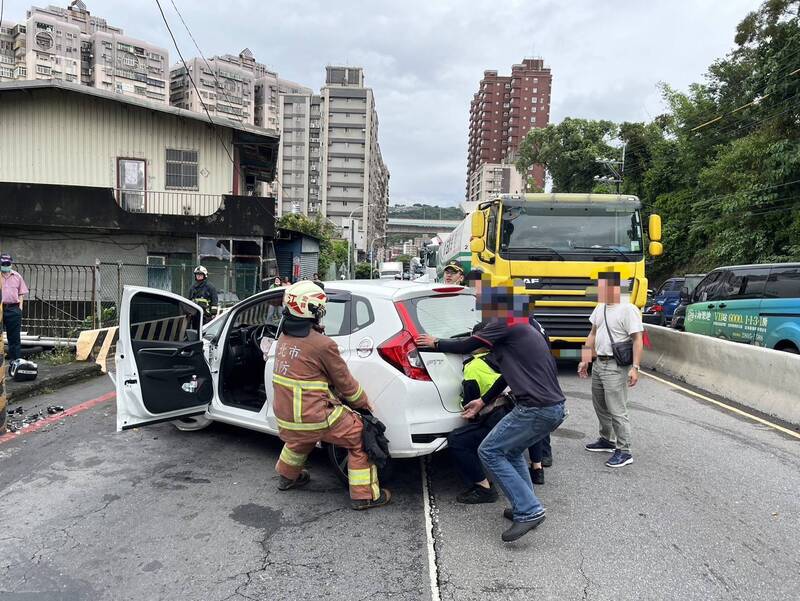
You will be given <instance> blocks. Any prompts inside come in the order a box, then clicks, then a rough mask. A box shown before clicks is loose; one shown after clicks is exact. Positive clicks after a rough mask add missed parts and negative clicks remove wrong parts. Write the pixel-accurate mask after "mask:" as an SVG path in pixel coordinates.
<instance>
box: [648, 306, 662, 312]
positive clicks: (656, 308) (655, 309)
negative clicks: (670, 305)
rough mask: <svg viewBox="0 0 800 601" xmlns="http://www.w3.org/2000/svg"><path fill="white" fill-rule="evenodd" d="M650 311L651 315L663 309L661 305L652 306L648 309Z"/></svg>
mask: <svg viewBox="0 0 800 601" xmlns="http://www.w3.org/2000/svg"><path fill="white" fill-rule="evenodd" d="M650 310H651V311H652V312H653V313H661V312H662V311H663V310H664V307H662V306H661V305H653V306H652V307H650Z"/></svg>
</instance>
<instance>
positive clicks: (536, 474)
mask: <svg viewBox="0 0 800 601" xmlns="http://www.w3.org/2000/svg"><path fill="white" fill-rule="evenodd" d="M531 482H533V483H534V484H544V468H540V469H536V468H531Z"/></svg>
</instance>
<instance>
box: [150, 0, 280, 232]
mask: <svg viewBox="0 0 800 601" xmlns="http://www.w3.org/2000/svg"><path fill="white" fill-rule="evenodd" d="M156 5H157V6H158V11H159V12H160V13H161V18H162V19H163V21H164V25H165V26H166V28H167V31H168V32H169V37H170V38H172V43H173V45H174V46H175V50H176V51H177V52H178V56H179V57H180V59H181V63H182V64H183V68H184V70H185V71H186V75H187V77H188V78H189V81H190V82H191V84H192V87H193V88H194V91H195V93H196V94H197V98H198V99H199V100H200V104H201V105H202V106H203V110H205V113H206V116H208V122H209V123H210V124H211V128H212V129H213V130H214V133H215V134H216V136H217V140H219V143H220V144H221V145H222V148H223V149H224V150H225V154H227V155H228V159H230V161H231V164H232V165H233V169H234V170H235V171H236V174H237V175H238V176H239V179H240V180H241V179H242V172H241V170H240V169H239V166H238V165H237V164H236V160H235V159H234V158H233V155H231V152H230V150H228V147H227V146H226V145H225V141H224V140H223V139H222V136H221V135H220V133H219V129H218V127H217V124H216V123H214V119H213V118H212V117H211V113H210V112H209V111H208V106H206V103H205V101H204V100H203V97H202V96H201V95H200V90H199V89H198V88H197V84H196V83H195V81H194V77H192V73H191V71H189V67H188V65H187V64H186V60H185V59H184V58H183V53H182V52H181V49H180V47H179V46H178V42H177V40H176V39H175V34H173V33H172V28H171V27H170V26H169V21H167V16H166V15H165V14H164V9H163V8H162V7H161V2H160V0H156ZM276 169H277V165H276ZM253 198H255V199H258V200H259V202H261V200H263V199H261V198H259V197H258V196H254V197H253ZM262 206H263V202H262ZM263 208H264V210H265V211H267V213H269V215H270V216H271V217H272V218H273V219H276V220H277V217H275V214H274V213H273V212H272V211H270V210H269V208H268V207H266V206H264V207H263Z"/></svg>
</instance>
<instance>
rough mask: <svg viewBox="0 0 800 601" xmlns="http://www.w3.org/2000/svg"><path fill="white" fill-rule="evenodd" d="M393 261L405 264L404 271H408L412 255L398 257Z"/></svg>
mask: <svg viewBox="0 0 800 601" xmlns="http://www.w3.org/2000/svg"><path fill="white" fill-rule="evenodd" d="M392 260H393V261H400V262H401V263H402V264H403V271H408V268H409V266H410V264H411V255H398V256H396V257H395V258H394V259H392Z"/></svg>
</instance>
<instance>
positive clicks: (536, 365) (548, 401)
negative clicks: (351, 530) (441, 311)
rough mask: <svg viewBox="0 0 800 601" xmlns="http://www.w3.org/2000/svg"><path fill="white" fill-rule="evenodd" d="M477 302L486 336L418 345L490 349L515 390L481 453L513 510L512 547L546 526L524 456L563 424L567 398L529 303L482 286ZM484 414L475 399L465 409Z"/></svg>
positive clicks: (426, 338)
mask: <svg viewBox="0 0 800 601" xmlns="http://www.w3.org/2000/svg"><path fill="white" fill-rule="evenodd" d="M478 302H479V306H480V308H481V312H482V314H483V317H484V319H485V320H486V325H485V327H484V328H483V329H482V330H480V331H479V332H477V333H476V334H473V335H472V336H470V337H469V338H461V339H445V340H438V339H436V338H434V337H433V336H430V335H427V334H425V335H422V336H420V337H419V338H418V339H417V345H418V346H420V347H424V348H434V349H436V350H439V351H442V352H445V353H458V354H466V353H471V352H472V351H474V350H476V349H478V348H488V349H490V350H491V351H492V354H493V356H494V357H495V361H496V363H497V365H498V367H499V369H500V373H501V375H502V376H503V378H504V379H505V381H506V382H507V383H508V386H509V388H511V392H512V394H513V395H514V399H515V402H516V405H515V406H514V409H512V410H511V412H510V413H509V414H508V415H506V417H504V418H503V419H502V420H500V422H499V423H498V424H497V425H496V426H495V427H494V429H493V430H492V431H491V432H490V433H489V435H488V436H487V437H486V438H485V439H484V441H483V442H482V443H481V445H480V447H479V449H478V455H479V456H480V458H481V461H483V464H484V466H485V467H486V469H487V471H488V472H489V473H490V474H491V476H492V479H493V480H494V482H496V483H497V484H498V485H499V486H500V488H501V489H502V491H503V493H504V494H505V496H506V498H508V500H509V501H510V503H511V509H510V510H509V509H506V510H505V511H504V512H503V515H505V516H506V517H507V518H509V519H511V520H512V521H513V524H512V525H511V527H510V528H509V529H508V530H506V531H505V532H503V534H502V539H503V540H504V541H506V542H511V541H515V540H517V539H518V538H520V537H522V536H523V535H525V534H527V533H528V532H530V531H531V530H533V529H534V528H536V527H537V526H538V525H539V524H541V523H542V522H543V521H544V518H545V509H544V507H543V506H542V504H541V502H540V501H539V499H538V498H537V497H536V495H535V494H534V492H533V484H532V482H531V476H530V472H529V471H528V466H527V463H526V462H525V459H524V457H523V453H524V451H525V449H526V448H528V447H530V446H531V445H533V444H535V443H537V442H539V441H540V440H542V439H543V438H544V437H546V436H548V435H549V434H550V433H551V432H552V431H553V430H555V429H556V428H557V427H558V426H559V425H560V424H561V422H562V421H563V420H564V416H565V408H564V402H565V397H564V393H563V392H562V391H561V386H560V385H559V383H558V376H557V369H556V363H555V359H554V358H553V356H552V354H551V353H550V349H549V347H548V344H547V341H546V339H545V337H544V336H542V335H541V333H540V332H537V331H536V330H535V329H534V328H533V326H532V325H531V323H530V321H529V316H530V310H529V300H528V299H527V298H525V297H517V298H515V297H514V294H513V290H512V289H510V288H493V287H491V286H487V285H486V283H483V285H482V286H480V288H479V289H478ZM482 408H483V401H482V400H481V399H476V400H474V401H472V402H471V403H469V404H468V405H467V406H466V407H465V408H464V416H465V417H471V416H473V415H476V414H477V413H478V412H479V411H480V410H481V409H482Z"/></svg>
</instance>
